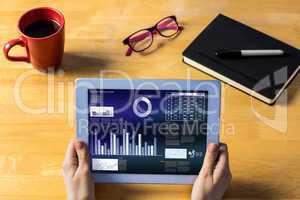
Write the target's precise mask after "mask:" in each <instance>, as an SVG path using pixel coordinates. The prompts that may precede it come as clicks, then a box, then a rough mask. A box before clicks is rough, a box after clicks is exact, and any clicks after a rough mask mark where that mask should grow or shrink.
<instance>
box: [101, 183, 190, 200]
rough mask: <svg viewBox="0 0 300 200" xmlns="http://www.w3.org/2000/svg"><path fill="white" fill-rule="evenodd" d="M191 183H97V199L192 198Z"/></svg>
mask: <svg viewBox="0 0 300 200" xmlns="http://www.w3.org/2000/svg"><path fill="white" fill-rule="evenodd" d="M191 189H192V187H191V185H161V184H150V185H148V184H96V199H105V200H134V199H136V200H137V199H144V200H158V199H159V200H167V199H170V200H171V199H172V200H190V197H191Z"/></svg>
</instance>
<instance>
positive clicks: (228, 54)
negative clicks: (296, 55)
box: [216, 49, 285, 58]
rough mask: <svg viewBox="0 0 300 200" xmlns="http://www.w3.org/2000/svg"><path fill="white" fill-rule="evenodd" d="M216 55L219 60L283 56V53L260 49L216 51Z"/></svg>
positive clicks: (275, 50)
mask: <svg viewBox="0 0 300 200" xmlns="http://www.w3.org/2000/svg"><path fill="white" fill-rule="evenodd" d="M216 55H217V56H218V57H220V58H240V57H254V56H283V55H285V52H284V51H283V50H281V49H262V50H248V49H243V50H218V51H216Z"/></svg>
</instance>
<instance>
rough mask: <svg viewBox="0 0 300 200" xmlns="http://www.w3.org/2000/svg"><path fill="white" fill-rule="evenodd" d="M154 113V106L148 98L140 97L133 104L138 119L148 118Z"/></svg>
mask: <svg viewBox="0 0 300 200" xmlns="http://www.w3.org/2000/svg"><path fill="white" fill-rule="evenodd" d="M151 111H152V104H151V102H150V100H149V99H148V98H147V97H138V98H137V99H135V100H134V102H133V112H134V113H135V114H136V115H137V116H138V117H147V116H148V115H149V114H150V113H151Z"/></svg>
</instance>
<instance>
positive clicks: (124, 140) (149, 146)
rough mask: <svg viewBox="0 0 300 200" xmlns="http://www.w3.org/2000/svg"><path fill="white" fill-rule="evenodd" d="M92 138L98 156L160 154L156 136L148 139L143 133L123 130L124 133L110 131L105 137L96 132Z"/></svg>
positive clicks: (93, 148) (94, 150)
mask: <svg viewBox="0 0 300 200" xmlns="http://www.w3.org/2000/svg"><path fill="white" fill-rule="evenodd" d="M91 139H92V141H91V142H90V144H91V145H92V152H93V155H96V156H97V155H99V156H152V157H153V156H159V155H158V153H157V138H156V137H155V136H154V137H152V139H151V140H149V139H147V140H146V139H145V138H144V137H143V135H142V134H130V133H129V132H127V131H125V130H123V133H122V134H117V133H109V134H108V136H107V137H105V138H102V137H101V136H100V134H97V133H96V132H95V133H93V135H92V138H91Z"/></svg>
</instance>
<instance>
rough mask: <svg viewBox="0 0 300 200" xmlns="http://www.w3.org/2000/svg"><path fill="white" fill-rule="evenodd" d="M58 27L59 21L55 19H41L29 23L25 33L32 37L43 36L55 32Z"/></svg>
mask: <svg viewBox="0 0 300 200" xmlns="http://www.w3.org/2000/svg"><path fill="white" fill-rule="evenodd" d="M58 29H59V25H58V23H57V22H55V21H53V20H39V21H35V22H33V23H31V24H29V25H28V26H27V27H26V28H25V31H24V33H25V34H26V35H27V36H30V37H35V38H41V37H46V36H49V35H51V34H53V33H55V32H56V31H57V30H58Z"/></svg>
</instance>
